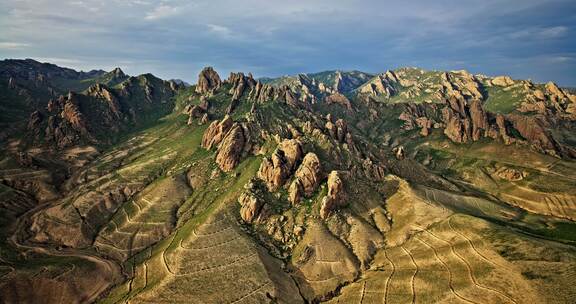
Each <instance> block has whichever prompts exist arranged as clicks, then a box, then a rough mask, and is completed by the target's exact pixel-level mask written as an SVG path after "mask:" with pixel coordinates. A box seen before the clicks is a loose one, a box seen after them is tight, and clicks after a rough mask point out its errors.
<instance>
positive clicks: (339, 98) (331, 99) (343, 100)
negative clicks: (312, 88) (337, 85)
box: [324, 93, 352, 111]
mask: <svg viewBox="0 0 576 304" xmlns="http://www.w3.org/2000/svg"><path fill="white" fill-rule="evenodd" d="M324 101H325V102H326V103H327V104H337V105H341V106H343V107H345V108H346V109H347V110H348V111H352V103H351V102H350V100H348V98H347V97H346V96H344V95H342V94H340V93H335V94H331V95H328V96H326V98H325V99H324Z"/></svg>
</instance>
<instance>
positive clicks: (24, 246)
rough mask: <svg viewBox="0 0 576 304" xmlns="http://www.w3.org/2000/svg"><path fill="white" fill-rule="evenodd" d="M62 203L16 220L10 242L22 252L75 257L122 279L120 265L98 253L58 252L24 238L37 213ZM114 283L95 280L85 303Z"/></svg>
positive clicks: (42, 206) (41, 207)
mask: <svg viewBox="0 0 576 304" xmlns="http://www.w3.org/2000/svg"><path fill="white" fill-rule="evenodd" d="M59 203H60V201H57V200H54V201H48V202H45V203H42V204H39V205H38V206H36V207H34V208H32V209H30V210H28V211H27V212H25V213H24V214H22V215H21V216H20V217H19V218H18V219H17V220H16V225H15V227H16V229H15V230H14V234H12V236H11V237H10V238H9V239H8V241H9V242H10V243H11V244H12V245H13V246H14V247H15V248H16V249H18V250H20V251H28V250H29V251H33V252H35V253H39V254H43V255H48V256H56V257H74V258H79V259H83V260H87V261H90V262H92V263H94V264H96V265H98V266H99V267H101V269H105V273H106V274H109V275H110V276H111V277H112V278H120V277H122V270H121V267H120V265H118V264H116V263H115V262H113V261H111V260H107V259H104V258H102V257H100V256H99V255H97V254H96V253H88V252H80V251H79V250H76V249H73V248H63V249H60V250H56V249H54V248H51V247H50V246H48V245H45V244H38V243H30V242H28V241H27V240H26V238H24V237H22V236H24V235H25V233H24V232H25V230H26V229H27V228H28V227H29V226H30V222H31V218H32V216H34V215H35V214H36V213H38V212H41V211H42V210H45V209H48V208H50V207H53V206H56V205H58V204H59ZM112 285H113V282H107V281H106V280H94V282H93V285H92V286H93V291H92V293H91V294H89V295H88V297H87V298H85V299H83V302H86V303H92V302H95V301H96V300H97V299H98V298H99V297H100V295H101V294H102V293H104V292H105V291H107V290H108V289H109V288H110V287H111V286H112Z"/></svg>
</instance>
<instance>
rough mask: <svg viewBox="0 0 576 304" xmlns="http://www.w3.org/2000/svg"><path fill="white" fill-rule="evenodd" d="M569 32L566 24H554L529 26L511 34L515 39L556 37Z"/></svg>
mask: <svg viewBox="0 0 576 304" xmlns="http://www.w3.org/2000/svg"><path fill="white" fill-rule="evenodd" d="M567 32H568V27H566V26H553V27H545V28H528V29H524V30H520V31H516V32H512V33H510V34H509V37H510V38H513V39H534V38H536V39H554V38H560V37H562V36H564V35H565V34H566V33H567Z"/></svg>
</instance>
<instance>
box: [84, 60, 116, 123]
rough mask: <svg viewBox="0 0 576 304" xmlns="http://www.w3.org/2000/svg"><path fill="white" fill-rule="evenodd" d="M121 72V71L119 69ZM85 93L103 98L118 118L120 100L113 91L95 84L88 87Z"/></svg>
mask: <svg viewBox="0 0 576 304" xmlns="http://www.w3.org/2000/svg"><path fill="white" fill-rule="evenodd" d="M120 72H122V71H120ZM87 93H88V95H89V96H92V97H95V98H98V99H101V100H105V101H107V102H108V107H109V108H110V110H111V112H112V113H113V114H114V116H115V117H116V118H120V117H121V115H122V110H121V108H120V102H119V101H118V98H117V97H116V96H115V95H114V93H113V92H112V91H111V90H110V89H109V88H108V87H107V86H105V85H103V84H99V83H97V84H95V85H92V86H90V87H89V88H88V90H87Z"/></svg>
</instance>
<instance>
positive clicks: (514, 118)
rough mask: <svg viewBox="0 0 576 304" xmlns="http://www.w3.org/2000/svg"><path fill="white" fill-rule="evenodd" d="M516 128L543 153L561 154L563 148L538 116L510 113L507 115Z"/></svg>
mask: <svg viewBox="0 0 576 304" xmlns="http://www.w3.org/2000/svg"><path fill="white" fill-rule="evenodd" d="M507 119H508V120H509V121H510V123H511V124H512V126H513V127H514V129H516V130H517V131H518V133H520V135H521V136H522V137H523V138H524V139H526V140H527V141H528V142H529V143H530V145H531V146H532V147H533V148H534V149H536V150H537V151H540V152H542V153H547V154H550V155H553V156H560V155H559V153H562V149H561V148H560V146H559V145H558V143H557V142H556V141H555V140H554V138H553V137H552V136H551V135H550V133H549V132H548V131H547V130H546V128H545V127H544V125H545V122H543V121H542V119H541V118H539V117H537V116H525V115H519V114H510V115H508V116H507Z"/></svg>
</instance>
